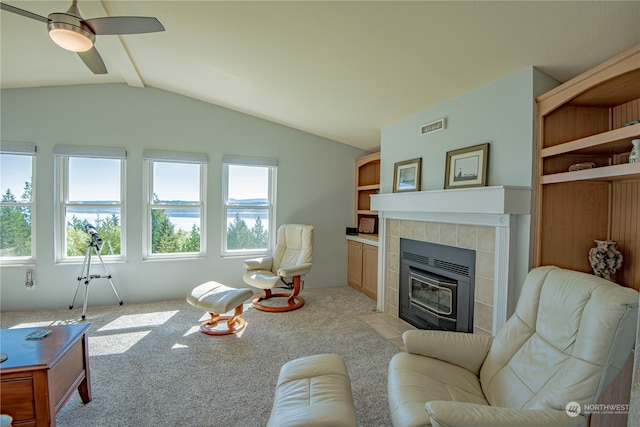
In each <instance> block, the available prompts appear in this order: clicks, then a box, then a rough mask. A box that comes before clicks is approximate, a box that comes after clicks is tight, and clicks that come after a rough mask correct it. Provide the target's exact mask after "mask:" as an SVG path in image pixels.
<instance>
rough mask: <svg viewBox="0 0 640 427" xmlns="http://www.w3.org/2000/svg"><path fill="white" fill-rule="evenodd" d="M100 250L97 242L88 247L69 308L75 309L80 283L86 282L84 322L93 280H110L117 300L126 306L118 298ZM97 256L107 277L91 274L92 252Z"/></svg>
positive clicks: (83, 306) (83, 310) (83, 307)
mask: <svg viewBox="0 0 640 427" xmlns="http://www.w3.org/2000/svg"><path fill="white" fill-rule="evenodd" d="M100 249H102V247H101V245H99V244H98V242H96V241H95V240H94V241H92V242H91V243H90V244H89V246H87V253H86V254H85V256H84V261H83V262H82V270H80V274H79V275H78V285H77V286H76V292H75V293H74V294H73V301H71V305H70V306H69V310H71V309H72V308H73V304H75V302H76V297H77V296H78V289H80V283H81V282H82V281H84V286H85V287H84V304H83V305H82V320H84V319H85V315H86V313H87V300H88V299H89V284H90V283H91V281H92V280H93V279H107V280H109V284H110V285H111V289H112V290H113V293H114V294H115V295H116V299H117V300H118V303H119V304H120V305H122V304H124V302H122V300H121V299H120V297H119V296H118V292H117V291H116V287H115V286H114V285H113V282H112V281H111V273H109V270H107V266H106V265H104V261H102V257H101V256H100ZM92 250H93V252H94V253H95V255H97V257H98V259H99V260H100V264H102V268H103V269H104V272H105V275H100V274H91V273H90V272H89V270H90V269H91V251H92Z"/></svg>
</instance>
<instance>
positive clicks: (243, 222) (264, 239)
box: [222, 157, 277, 255]
mask: <svg viewBox="0 0 640 427" xmlns="http://www.w3.org/2000/svg"><path fill="white" fill-rule="evenodd" d="M276 171H277V162H276V161H275V160H270V159H245V158H232V157H225V158H224V159H223V173H224V177H223V185H224V188H223V198H224V203H223V205H224V214H223V218H224V219H225V223H224V228H225V229H224V231H223V233H222V235H223V236H224V237H223V248H222V253H223V254H224V255H234V254H242V255H246V254H248V253H264V252H266V251H268V250H269V249H270V248H271V247H272V246H273V245H272V234H273V233H272V231H273V229H274V224H275V188H276Z"/></svg>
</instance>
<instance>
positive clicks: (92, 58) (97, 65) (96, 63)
mask: <svg viewBox="0 0 640 427" xmlns="http://www.w3.org/2000/svg"><path fill="white" fill-rule="evenodd" d="M78 56H79V57H80V59H82V62H84V63H85V65H86V66H87V67H89V69H90V70H91V71H92V72H93V74H107V67H106V66H105V65H104V62H103V61H102V58H101V57H100V54H99V53H98V51H97V50H96V48H95V47H92V48H91V49H89V50H87V51H86V52H78Z"/></svg>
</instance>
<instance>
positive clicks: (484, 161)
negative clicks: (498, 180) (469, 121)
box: [444, 143, 489, 188]
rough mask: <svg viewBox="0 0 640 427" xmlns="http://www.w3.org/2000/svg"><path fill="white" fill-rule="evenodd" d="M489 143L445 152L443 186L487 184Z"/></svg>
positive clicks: (459, 186)
mask: <svg viewBox="0 0 640 427" xmlns="http://www.w3.org/2000/svg"><path fill="white" fill-rule="evenodd" d="M488 167H489V144H488V143H487V144H480V145H474V146H473V147H467V148H460V149H459V150H453V151H449V152H447V166H446V168H445V176H444V188H462V187H482V186H485V185H487V169H488Z"/></svg>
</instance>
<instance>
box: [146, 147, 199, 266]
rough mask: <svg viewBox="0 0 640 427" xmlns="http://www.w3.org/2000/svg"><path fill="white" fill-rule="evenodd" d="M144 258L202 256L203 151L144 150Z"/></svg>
mask: <svg viewBox="0 0 640 427" xmlns="http://www.w3.org/2000/svg"><path fill="white" fill-rule="evenodd" d="M144 158H145V171H146V174H145V176H146V180H145V193H146V206H147V209H146V215H145V218H146V219H145V221H146V226H145V230H146V232H145V237H144V239H145V258H162V257H164V258H167V257H168V258H171V257H174V258H175V257H185V256H188V257H193V256H204V254H205V242H204V238H203V236H204V235H205V234H204V229H205V221H204V219H205V194H206V192H205V187H206V186H205V183H206V167H207V156H206V155H204V154H188V153H171V152H164V151H145V153H144Z"/></svg>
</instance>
